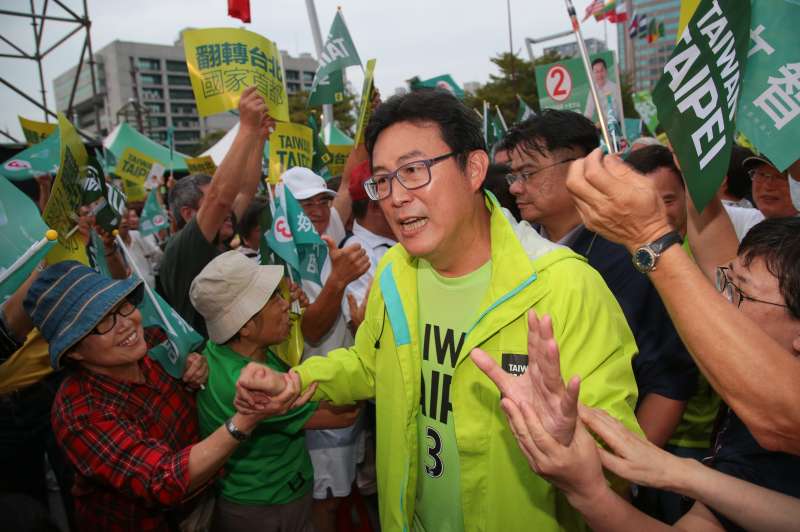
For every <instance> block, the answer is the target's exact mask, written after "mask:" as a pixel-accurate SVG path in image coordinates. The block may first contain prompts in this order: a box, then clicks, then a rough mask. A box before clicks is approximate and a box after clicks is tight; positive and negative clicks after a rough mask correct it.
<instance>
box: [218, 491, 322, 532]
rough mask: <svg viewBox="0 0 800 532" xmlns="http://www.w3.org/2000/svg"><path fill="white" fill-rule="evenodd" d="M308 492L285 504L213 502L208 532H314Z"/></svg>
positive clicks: (219, 499)
mask: <svg viewBox="0 0 800 532" xmlns="http://www.w3.org/2000/svg"><path fill="white" fill-rule="evenodd" d="M311 500H312V499H311V492H309V493H307V494H306V495H304V496H303V497H301V498H299V499H297V500H296V501H292V502H290V503H287V504H272V505H257V504H237V503H235V502H231V501H226V500H225V499H223V498H222V497H218V498H217V505H216V507H215V508H214V517H213V519H212V521H211V530H212V532H239V531H242V530H258V531H259V532H314V525H313V524H312V523H311Z"/></svg>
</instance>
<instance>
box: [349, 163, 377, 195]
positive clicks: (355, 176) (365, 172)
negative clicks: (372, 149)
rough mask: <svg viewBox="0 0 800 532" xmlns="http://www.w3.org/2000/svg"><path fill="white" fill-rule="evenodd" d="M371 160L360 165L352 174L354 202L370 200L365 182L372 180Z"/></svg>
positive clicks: (351, 188) (351, 183)
mask: <svg viewBox="0 0 800 532" xmlns="http://www.w3.org/2000/svg"><path fill="white" fill-rule="evenodd" d="M371 173H372V172H370V167H369V160H366V161H364V162H362V163H359V164H358V165H357V166H356V167H355V168H353V171H352V172H350V187H349V191H350V197H351V198H352V199H353V201H358V200H365V199H368V196H367V191H366V190H364V181H366V180H367V179H369V178H370V174H371Z"/></svg>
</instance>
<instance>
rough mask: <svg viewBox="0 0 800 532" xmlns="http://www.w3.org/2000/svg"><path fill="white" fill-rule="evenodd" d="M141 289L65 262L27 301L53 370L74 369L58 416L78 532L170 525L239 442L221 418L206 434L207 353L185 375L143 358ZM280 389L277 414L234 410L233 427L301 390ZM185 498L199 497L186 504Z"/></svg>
mask: <svg viewBox="0 0 800 532" xmlns="http://www.w3.org/2000/svg"><path fill="white" fill-rule="evenodd" d="M141 294H142V282H141V281H140V280H138V279H135V278H129V279H125V280H113V279H109V278H108V277H105V276H102V275H99V274H98V273H96V272H95V271H94V270H92V269H91V268H88V267H86V266H84V265H82V264H80V263H78V262H74V261H65V262H61V263H58V264H56V265H54V266H51V267H49V268H47V269H46V270H45V271H43V272H42V273H41V274H40V275H39V277H38V278H37V279H36V281H35V282H34V283H33V285H32V286H31V288H30V290H29V291H28V294H27V296H26V298H25V301H24V307H25V310H26V311H27V313H28V314H29V315H30V317H31V320H32V321H33V323H34V325H35V326H36V327H38V328H39V330H40V331H41V333H42V336H43V337H44V338H45V339H46V340H47V342H48V343H49V350H50V361H51V365H52V366H53V368H55V369H59V368H61V367H63V366H69V369H70V370H71V371H70V372H69V374H68V376H67V377H66V378H65V379H64V382H63V384H62V386H61V388H60V389H59V391H58V394H57V395H56V399H55V402H54V404H53V410H52V420H51V421H52V426H53V432H54V433H55V436H56V439H57V441H58V443H59V445H60V446H61V447H62V448H63V449H64V451H65V452H66V454H67V457H68V459H69V460H70V462H71V463H72V465H73V466H74V468H75V471H76V477H75V486H74V488H73V493H74V494H76V496H75V507H76V508H75V514H76V516H75V517H76V523H77V529H79V530H123V529H124V530H169V529H170V527H169V523H170V522H178V521H180V520H181V519H182V518H183V517H185V516H186V515H187V512H189V511H191V510H192V509H193V506H194V505H195V504H196V501H197V500H202V497H194V496H193V492H197V491H200V490H201V488H204V487H205V486H206V485H207V484H208V481H209V480H211V479H212V478H213V476H214V475H215V474H216V472H217V471H218V470H219V468H220V467H221V466H222V464H223V463H224V462H225V460H226V459H227V458H228V456H229V455H230V454H231V453H232V452H233V451H234V450H235V449H236V447H237V446H238V444H239V440H238V439H236V438H235V437H233V433H230V432H229V430H230V429H227V428H226V427H222V426H217V428H216V430H215V431H213V432H211V434H210V435H209V436H208V437H207V438H206V439H204V440H200V438H199V430H198V426H197V410H196V407H195V399H194V396H193V393H192V392H191V391H190V390H188V389H187V387H189V386H192V387H197V386H199V385H200V384H202V383H203V382H205V381H206V378H207V376H208V365H207V363H206V361H205V358H203V357H202V356H200V355H198V354H196V353H192V354H190V355H189V356H188V357H187V359H186V366H185V368H184V373H183V380H182V381H179V380H177V379H174V378H172V377H171V376H170V375H168V374H167V373H166V372H165V371H164V370H163V369H162V368H161V367H160V366H159V365H158V364H157V363H156V362H154V361H153V360H151V359H150V358H149V357H147V356H145V355H146V353H147V349H148V342H147V341H146V336H148V335H149V334H150V333H151V331H150V329H148V335H146V334H145V331H144V329H143V328H142V317H141V314H140V313H139V310H138V309H137V308H136V304H137V303H138V302H139V300H140V299H141ZM159 332H160V331H159ZM161 336H163V333H162V334H161ZM287 388H288V390H287ZM276 390H284V391H285V392H286V395H285V401H283V400H282V401H278V402H277V403H276V404H275V405H273V406H274V407H275V408H274V409H273V411H272V413H270V414H266V415H257V416H253V415H250V416H245V415H240V414H237V415H236V416H234V417H233V418H231V420H230V421H231V423H232V424H233V426H234V427H236V428H237V430H239V431H242V432H245V433H246V432H249V431H250V430H251V429H252V428H253V426H255V424H257V423H258V422H259V421H261V420H262V419H263V418H265V417H267V416H269V415H272V414H274V413H277V412H282V411H285V409H286V408H288V405H289V403H290V402H291V401H293V400H294V398H295V397H296V396H297V394H296V393H295V390H293V389H291V388H290V387H287V386H285V385H284V382H283V381H280V382H277V383H276ZM190 494H191V495H192V497H190ZM188 498H191V499H192V501H193V502H192V503H189V504H186V500H187V499H188Z"/></svg>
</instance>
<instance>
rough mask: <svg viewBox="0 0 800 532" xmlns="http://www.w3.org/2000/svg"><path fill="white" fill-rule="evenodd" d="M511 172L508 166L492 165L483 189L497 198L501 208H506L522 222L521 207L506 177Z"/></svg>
mask: <svg viewBox="0 0 800 532" xmlns="http://www.w3.org/2000/svg"><path fill="white" fill-rule="evenodd" d="M510 172H511V167H510V166H508V165H506V164H497V163H492V164H490V165H489V168H488V169H487V170H486V178H485V179H484V180H483V188H484V189H485V190H488V191H489V192H491V193H492V194H494V196H495V197H496V198H497V201H498V202H500V206H501V207H505V208H506V209H508V210H509V211H511V214H513V215H514V218H516V219H517V220H521V219H522V218H520V213H519V207H517V202H516V200H515V198H514V195H513V194H512V193H511V192H510V191H509V188H511V185H509V184H508V180H507V179H506V176H507V175H508V174H509V173H510Z"/></svg>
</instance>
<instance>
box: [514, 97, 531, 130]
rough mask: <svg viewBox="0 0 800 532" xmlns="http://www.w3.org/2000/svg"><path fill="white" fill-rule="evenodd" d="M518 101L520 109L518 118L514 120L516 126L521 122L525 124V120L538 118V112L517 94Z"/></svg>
mask: <svg viewBox="0 0 800 532" xmlns="http://www.w3.org/2000/svg"><path fill="white" fill-rule="evenodd" d="M517 101H518V102H519V108H518V109H517V117H516V118H515V119H514V123H515V124H519V123H520V122H524V121H525V120H527V119H529V118H533V117H534V116H536V112H535V111H534V110H533V108H532V107H531V106H530V105H528V103H527V102H526V101H525V100H523V99H522V97H521V96H520V95H519V94H517Z"/></svg>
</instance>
